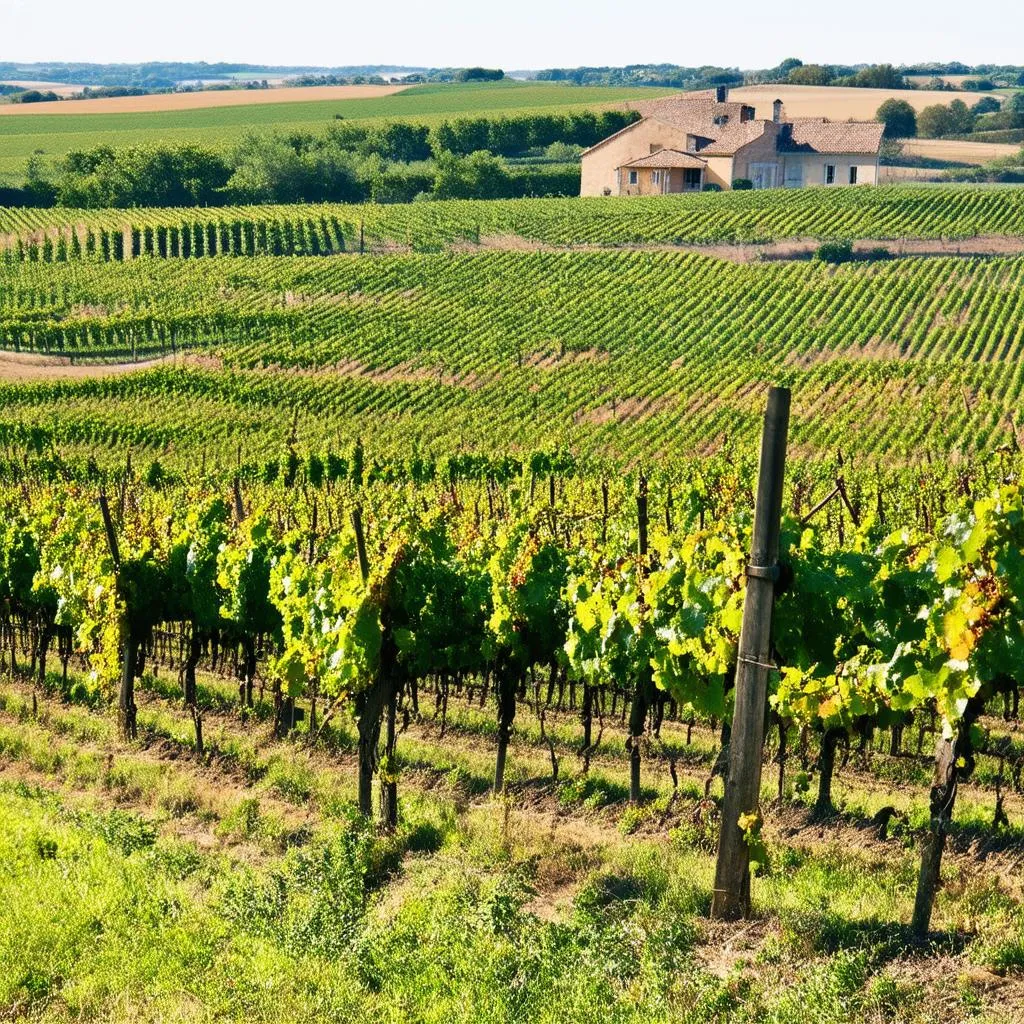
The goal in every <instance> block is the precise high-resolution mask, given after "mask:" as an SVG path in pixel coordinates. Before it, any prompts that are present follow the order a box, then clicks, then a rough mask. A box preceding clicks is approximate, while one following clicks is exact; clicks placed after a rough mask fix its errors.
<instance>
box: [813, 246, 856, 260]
mask: <svg viewBox="0 0 1024 1024" xmlns="http://www.w3.org/2000/svg"><path fill="white" fill-rule="evenodd" d="M814 258H815V259H816V260H820V261H821V262H822V263H849V262H850V261H851V260H852V259H853V243H852V242H847V241H842V242H825V243H823V244H822V245H819V246H818V249H817V252H815V254H814Z"/></svg>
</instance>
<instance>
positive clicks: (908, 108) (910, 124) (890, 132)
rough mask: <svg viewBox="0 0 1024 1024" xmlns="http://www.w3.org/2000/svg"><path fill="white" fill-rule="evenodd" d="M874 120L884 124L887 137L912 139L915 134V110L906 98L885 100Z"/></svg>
mask: <svg viewBox="0 0 1024 1024" xmlns="http://www.w3.org/2000/svg"><path fill="white" fill-rule="evenodd" d="M875 120H876V121H880V122H881V123H882V124H884V125H885V137H886V138H887V139H912V138H913V137H914V136H915V135H917V111H916V110H915V109H914V107H913V106H912V105H911V104H909V103H908V102H907V101H906V100H897V99H888V100H886V101H885V102H884V103H883V104H882V105H881V106H880V107H879V108H878V112H877V113H876V114H875Z"/></svg>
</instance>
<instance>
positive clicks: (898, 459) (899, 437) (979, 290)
mask: <svg viewBox="0 0 1024 1024" xmlns="http://www.w3.org/2000/svg"><path fill="white" fill-rule="evenodd" d="M1022 273H1024V260H1022V259H1021V258H1020V257H1013V258H981V257H978V258H956V257H949V258H943V259H908V260H894V261H891V262H885V263H874V264H868V263H861V264H851V265H848V266H845V267H841V268H832V267H829V266H827V265H825V264H822V263H818V262H790V263H786V262H780V263H751V264H744V265H737V264H734V263H731V262H728V261H724V260H719V259H715V258H710V257H707V256H703V255H700V254H693V253H675V252H644V251H609V252H591V251H588V252H550V251H537V252H519V251H481V252H471V253H461V252H460V253H445V254H394V255H380V256H373V257H369V256H367V257H365V258H364V257H359V256H344V257H340V258H335V259H322V258H317V259H314V258H310V257H305V258H300V257H280V258H271V257H259V258H254V259H250V260H244V261H243V260H236V259H231V258H227V257H225V258H216V259H211V260H206V261H198V260H154V259H139V260H131V261H127V262H123V263H116V264H105V263H95V262H89V261H80V262H69V263H52V264H47V263H33V262H16V263H7V264H3V265H2V266H0V345H2V347H3V348H5V349H8V350H11V351H14V352H16V353H19V354H20V355H22V356H33V357H34V356H43V357H56V358H58V359H70V360H72V361H74V362H85V363H88V362H90V361H101V360H106V361H112V362H115V363H129V364H130V363H131V362H132V361H134V360H145V359H152V358H157V359H163V360H165V362H166V365H163V366H158V367H156V368H151V369H149V370H146V371H144V372H140V373H137V374H129V375H124V376H119V377H106V378H104V379H102V380H99V379H97V380H88V379H86V380H76V381H60V380H52V381H46V380H43V381H40V382H39V383H35V384H8V385H6V386H4V389H3V407H2V410H0V439H2V440H3V441H4V442H5V443H7V444H8V445H18V446H20V445H24V446H27V447H28V448H29V449H30V451H32V452H33V453H34V454H36V455H46V456H47V457H52V456H53V455H54V454H59V455H60V457H61V458H62V459H63V460H64V461H65V462H67V463H68V464H73V465H77V466H78V467H79V469H78V470H76V472H80V471H81V469H82V467H83V465H84V463H85V461H86V460H88V459H90V458H92V459H95V460H97V461H98V462H99V463H100V464H101V465H105V466H109V465H110V464H112V463H118V464H120V463H123V459H124V452H125V449H126V448H132V449H134V450H135V452H136V455H137V457H138V458H144V459H145V460H146V461H147V463H148V462H149V461H152V460H157V461H159V462H160V463H161V465H163V467H164V468H165V469H167V470H173V471H177V470H180V469H181V468H182V467H184V466H188V465H189V464H191V463H193V462H194V461H195V460H196V459H203V458H207V457H208V458H209V459H210V460H211V461H212V460H214V459H217V458H220V459H221V461H222V462H223V461H225V459H224V458H223V457H224V456H225V455H226V456H227V459H226V461H227V463H229V464H230V465H232V466H234V465H235V464H236V463H238V462H241V463H243V464H245V466H246V467H247V468H246V472H247V473H260V472H262V470H263V467H264V464H265V463H266V462H267V461H269V460H270V459H272V458H277V457H279V456H280V454H281V452H282V451H283V450H284V447H285V445H286V442H287V440H288V438H289V437H290V436H291V435H292V434H293V432H294V435H295V438H296V441H297V448H298V449H299V450H300V452H301V453H302V455H303V457H305V455H306V454H307V453H309V452H320V453H323V452H325V451H327V450H328V449H332V448H333V449H335V450H341V449H343V448H345V447H346V446H348V445H350V444H351V443H352V442H354V441H355V440H356V439H357V438H358V437H363V438H369V437H371V436H372V438H373V444H372V451H373V455H374V456H375V457H378V458H381V459H387V460H392V461H394V460H398V461H404V460H405V459H406V458H407V456H408V454H409V452H410V451H411V450H414V449H415V450H418V451H420V452H421V453H422V454H424V455H427V456H431V457H434V458H442V457H444V456H446V455H448V454H449V453H453V452H459V453H465V454H484V455H486V454H489V453H492V452H494V451H495V450H498V451H499V452H501V453H504V452H505V451H506V450H508V449H510V448H511V449H514V450H517V451H519V452H520V453H522V452H529V451H532V450H540V449H550V448H552V447H561V448H567V449H571V450H573V451H574V452H576V453H577V454H578V455H579V456H580V457H581V458H583V459H584V460H596V461H599V462H603V463H605V464H606V465H623V464H628V463H630V462H633V461H635V460H638V459H639V460H650V459H653V458H663V459H664V458H667V459H670V460H672V461H684V460H686V459H689V458H693V457H694V456H699V455H703V454H708V453H710V452H713V451H717V450H720V449H722V448H723V446H728V445H734V444H736V443H738V442H741V441H745V442H748V443H750V442H752V441H753V440H754V439H755V438H756V432H757V424H758V418H759V410H758V401H759V396H758V394H757V392H756V389H754V388H752V387H751V384H752V382H754V381H757V380H759V379H763V377H764V376H765V375H767V373H769V372H770V373H771V374H772V375H774V377H775V379H776V380H779V381H781V382H784V383H787V384H788V385H789V386H790V387H791V388H792V389H793V393H794V403H795V404H794V408H795V410H796V411H797V413H798V417H797V419H796V423H795V426H794V432H793V443H794V446H795V451H796V454H797V456H798V457H799V458H809V457H814V456H816V455H821V454H828V453H832V452H834V451H835V449H836V448H837V447H841V448H843V449H844V451H846V452H847V453H848V454H850V455H853V456H856V457H857V458H858V459H860V458H865V459H867V458H870V459H872V460H874V461H877V462H879V463H882V464H884V465H883V469H884V468H887V467H888V468H894V467H897V466H899V465H906V464H908V463H913V462H915V461H919V460H920V459H921V458H923V457H924V455H925V453H926V452H927V450H929V449H931V450H932V451H933V452H938V451H944V452H956V453H957V457H958V458H969V457H972V456H976V455H979V454H981V453H984V452H987V451H991V450H993V449H996V448H999V447H1000V446H1008V447H1009V448H1010V449H1015V448H1016V447H1017V446H1018V444H1019V437H1020V432H1021V429H1022V423H1021V415H1020V403H1021V376H1020V366H1021V362H1020V345H1021V330H1022V326H1021V325H1022V323H1024V319H1022V316H1021V311H1022V307H1021V302H1022V298H1021V296H1022V295H1024V292H1022V289H1021V280H1022ZM580 310H586V316H581V315H580ZM59 369H60V368H59V366H58V367H55V368H54V371H55V372H56V371H58V370H59ZM894 406H895V407H898V408H899V409H900V410H901V412H902V415H900V416H898V417H893V416H892V415H890V412H891V409H892V408H893V407H894ZM4 461H5V464H9V465H10V464H13V465H14V466H17V465H18V464H19V463H20V461H21V458H20V456H19V455H18V454H17V453H16V452H12V451H8V455H7V458H6V459H5V460H4ZM864 468H865V470H866V469H867V468H868V467H867V464H866V463H865V464H864Z"/></svg>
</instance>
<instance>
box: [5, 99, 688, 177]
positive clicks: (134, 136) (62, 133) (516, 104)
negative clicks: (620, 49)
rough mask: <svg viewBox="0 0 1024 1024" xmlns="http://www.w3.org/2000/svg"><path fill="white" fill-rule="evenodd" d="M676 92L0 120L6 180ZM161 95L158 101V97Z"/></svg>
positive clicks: (331, 102)
mask: <svg viewBox="0 0 1024 1024" xmlns="http://www.w3.org/2000/svg"><path fill="white" fill-rule="evenodd" d="M670 91H671V90H665V89H650V88H642V87H638V88H635V89H625V88H622V89H619V88H604V87H600V86H592V87H579V88H577V87H573V86H569V85H562V84H559V83H546V84H533V83H529V84H527V83H518V82H507V83H506V82H501V83H480V84H468V85H420V86H413V87H412V88H410V89H408V90H406V91H403V92H400V93H395V94H393V95H391V96H386V97H382V98H380V99H360V100H320V101H315V102H301V103H274V102H273V101H272V97H273V93H272V92H271V93H269V94H268V96H269V97H270V99H269V100H268V102H266V103H253V104H249V105H244V106H238V107H209V108H206V109H202V110H183V111H154V112H147V113H138V114H136V113H131V114H127V113H124V114H85V113H83V114H67V113H63V114H45V113H39V114H35V113H33V114H18V115H10V116H6V117H0V177H3V176H6V177H7V178H8V179H15V178H20V176H21V172H22V171H23V169H24V166H25V161H26V160H27V159H28V157H29V156H31V155H32V154H33V153H41V154H42V155H43V156H44V157H47V158H53V157H59V156H62V155H63V154H65V153H68V152H70V151H71V150H80V149H92V148H94V147H96V146H127V145H137V144H139V143H155V142H166V143H173V144H183V143H198V144H202V145H207V146H210V147H212V148H215V149H216V148H220V147H222V146H226V145H230V143H231V142H232V141H233V140H235V139H237V138H238V137H239V136H240V135H242V134H244V133H245V132H247V131H282V132H289V131H323V130H325V129H326V128H328V127H329V126H330V125H331V124H333V123H334V121H335V118H336V117H338V116H341V117H344V118H346V119H347V120H358V121H372V120H415V121H417V122H422V123H431V122H433V121H438V120H441V119H443V118H452V117H460V116H466V117H500V116H501V115H503V114H504V115H511V114H515V113H529V112H538V111H541V112H547V113H568V112H570V111H574V110H581V109H601V108H604V107H608V106H614V105H616V104H619V103H622V102H623V101H624V100H629V99H652V98H654V97H656V96H662V95H665V94H666V93H668V92H670ZM158 99H159V98H158Z"/></svg>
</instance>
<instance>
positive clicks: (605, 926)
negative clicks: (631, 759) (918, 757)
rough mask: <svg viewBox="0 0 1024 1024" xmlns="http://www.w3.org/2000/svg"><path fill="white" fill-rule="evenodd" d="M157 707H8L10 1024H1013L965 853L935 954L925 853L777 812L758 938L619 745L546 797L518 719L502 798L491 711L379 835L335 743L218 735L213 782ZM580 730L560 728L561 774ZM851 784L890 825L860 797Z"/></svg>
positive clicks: (711, 836) (1016, 975) (436, 763)
mask: <svg viewBox="0 0 1024 1024" xmlns="http://www.w3.org/2000/svg"><path fill="white" fill-rule="evenodd" d="M203 685H204V692H206V693H207V694H216V693H217V692H218V690H219V688H220V684H218V683H216V682H215V681H214V680H212V679H204V683H203ZM164 689H165V693H164V694H161V695H158V694H157V693H156V692H155V688H154V687H153V686H152V684H151V685H150V687H149V688H148V692H146V693H144V694H142V695H141V696H142V699H143V705H142V708H141V709H140V729H141V732H142V735H143V739H142V740H141V741H140V742H139V743H138V744H134V745H128V746H125V745H122V744H120V743H118V742H117V741H116V740H115V738H114V731H113V722H112V719H111V717H110V715H109V714H108V713H106V712H105V711H104V710H103V709H89V708H86V707H83V706H82V705H75V704H65V703H61V702H60V701H58V700H55V699H54V698H52V697H48V698H44V699H43V700H42V701H41V702H40V706H39V713H38V717H37V719H33V718H32V715H31V710H30V705H29V703H28V700H27V698H26V694H25V691H24V690H23V689H22V688H21V687H20V686H17V685H10V684H3V686H2V688H0V697H2V704H0V964H3V965H4V969H3V970H0V1018H2V1017H7V1016H10V1017H20V1016H24V1017H26V1018H28V1019H32V1020H40V1021H69V1020H72V1019H75V1020H90V1021H92V1020H95V1021H100V1020H102V1021H128V1020H132V1021H136V1020H139V1021H149V1020H154V1021H155V1020H167V1019H171V1018H173V1019H179V1020H212V1019H220V1020H262V1021H277V1020H282V1021H284V1020H289V1021H290V1020H308V1021H319V1020H325V1021H326V1020H332V1021H335V1020H340V1021H350V1020H351V1021H355V1020H365V1019H373V1020H381V1021H394V1022H398V1021H402V1022H405V1021H417V1022H419V1021H422V1022H431V1024H433V1022H437V1024H441V1022H445V1024H447V1022H450V1021H455V1022H461V1021H466V1022H468V1021H494V1022H498V1021H502V1022H503V1021H517V1022H519V1021H538V1022H545V1024H546V1022H570V1021H584V1020H586V1021H591V1020H598V1021H615V1022H632V1021H637V1022H639V1021H654V1022H669V1021H673V1022H675V1021H690V1022H709V1024H710V1022H713V1021H714V1022H724V1021H729V1022H733V1021H739V1022H753V1021H773V1022H789V1021H793V1022H794V1024H795V1022H797V1021H800V1022H803V1021H812V1022H815V1024H833V1022H840V1021H844V1022H845V1021H872V1022H874V1021H879V1022H881V1021H886V1022H889V1021H891V1022H901V1024H918V1022H921V1024H923V1022H925V1021H931V1020H934V1019H935V1016H934V1013H935V1008H936V1007H937V1006H940V1005H941V1006H942V1019H943V1020H944V1021H945V1022H948V1024H959V1022H960V1021H969V1020H970V1021H985V1020H1001V1021H1004V1022H1005V1021H1014V1020H1019V1019H1020V1017H1019V1014H1018V1015H1017V1016H1016V1017H1015V1016H1014V1012H1015V1009H1014V1007H1015V1006H1018V1005H1019V1003H1015V1000H1019V999H1020V996H1021V993H1022V992H1024V974H1022V971H1024V906H1022V903H1021V894H1020V891H1019V886H1017V885H1015V884H1013V883H1012V882H1011V881H1010V878H1011V876H1006V875H1001V874H1000V873H999V872H998V871H995V870H992V869H991V868H989V869H986V868H985V866H984V865H983V864H982V863H980V862H977V861H975V860H974V859H973V857H971V856H970V855H956V856H953V855H948V856H947V864H946V869H945V878H946V884H945V887H944V889H943V892H942V894H941V896H940V901H939V905H938V907H937V913H936V927H937V928H938V929H939V930H938V931H937V932H936V935H935V938H934V940H933V942H932V943H931V944H930V945H926V946H916V945H915V944H913V943H912V942H911V941H910V940H909V938H908V935H907V931H906V927H905V922H906V921H907V920H908V918H909V910H910V905H911V902H912V899H913V887H914V882H915V872H916V855H915V853H914V850H913V849H912V843H910V842H905V841H903V840H901V839H899V838H897V839H896V840H892V841H890V842H888V843H878V842H873V843H860V842H857V841H854V840H853V839H852V837H853V836H854V835H855V834H856V833H855V828H854V829H852V830H851V826H849V825H847V824H844V820H843V819H840V821H839V822H838V824H836V825H835V826H832V827H823V828H821V829H817V828H812V829H803V828H799V829H796V830H792V829H789V828H787V827H786V823H787V821H792V820H794V817H793V816H794V815H796V816H799V814H800V813H801V812H800V811H799V809H796V810H791V811H783V812H779V811H775V812H771V813H770V814H769V822H771V820H772V818H773V816H774V815H776V814H779V813H781V814H782V817H781V819H780V820H779V827H777V828H774V829H772V830H771V831H770V833H769V836H768V839H769V854H770V858H769V860H770V865H769V869H768V872H767V873H766V874H765V875H764V876H762V877H760V878H758V879H756V880H755V882H754V900H755V916H754V919H753V920H752V921H750V922H744V923H740V924H737V925H728V924H722V923H717V922H709V921H708V920H707V911H708V907H709V905H710V893H711V885H712V873H713V852H714V848H715V843H716V838H717V837H716V825H715V815H714V807H713V805H709V804H706V803H704V802H703V801H702V800H700V799H699V797H700V795H701V794H700V792H697V791H694V790H693V789H692V788H688V784H687V782H686V779H685V778H684V780H683V787H682V788H683V792H682V794H681V795H680V796H679V797H678V798H677V800H675V801H673V799H672V798H671V791H670V790H668V789H666V787H665V785H664V784H663V782H662V781H661V777H660V775H659V774H656V773H649V774H648V775H647V778H648V779H649V780H650V782H651V786H650V789H649V791H648V794H647V796H648V802H647V804H646V805H645V806H644V807H642V808H639V809H628V808H626V806H625V790H624V780H625V778H626V774H625V773H626V767H627V766H626V765H625V763H624V761H623V759H622V757H621V756H620V755H619V752H618V751H617V750H616V749H615V748H614V746H613V743H614V738H613V737H611V736H610V737H609V739H608V741H606V743H607V747H606V749H603V750H601V751H598V752H597V754H596V755H595V763H594V768H593V770H592V771H591V773H590V775H589V777H587V778H581V777H579V776H577V775H575V774H574V773H575V765H574V764H573V763H571V760H570V759H569V758H568V757H566V756H565V755H561V756H563V760H564V762H565V763H564V764H563V772H564V774H565V781H564V782H563V783H562V784H560V785H559V786H556V787H552V786H551V785H550V782H549V783H547V784H546V785H543V786H542V785H539V782H538V777H539V775H541V774H542V773H543V772H544V771H545V765H546V766H547V768H546V770H547V771H548V772H549V771H550V764H549V762H548V760H547V758H548V752H547V747H546V744H542V742H541V740H540V737H539V733H537V732H536V731H535V730H536V726H535V724H533V725H531V723H530V722H529V721H528V716H526V715H525V714H524V715H523V716H521V718H522V719H524V720H523V721H521V722H520V727H521V730H522V731H521V732H518V731H517V737H516V741H515V742H514V744H513V750H512V759H511V763H510V774H511V775H512V777H513V778H514V779H515V780H516V781H515V782H514V784H513V786H512V788H511V789H510V791H509V793H508V795H507V797H506V798H505V799H503V800H500V801H495V800H492V799H491V798H489V797H488V796H486V795H485V794H484V793H483V792H482V790H481V789H480V786H479V785H478V780H483V779H485V778H486V776H487V770H488V769H489V767H490V762H491V757H492V750H491V741H490V737H489V736H488V735H487V734H486V732H485V730H483V728H482V724H483V723H482V719H483V716H484V714H485V712H484V711H478V710H476V709H465V708H461V707H459V708H458V709H457V708H456V707H455V706H454V705H453V706H451V707H450V709H449V711H450V716H451V717H454V718H457V719H458V725H459V727H458V728H456V729H453V730H451V731H449V733H448V735H447V736H446V738H445V740H444V741H443V742H439V741H438V738H437V736H436V732H434V733H431V731H430V730H429V729H425V730H420V731H417V734H416V736H415V737H413V736H410V735H409V734H405V735H403V737H402V738H401V739H400V742H399V751H400V755H401V757H402V761H403V781H402V783H401V787H400V788H401V812H402V818H401V822H400V826H399V828H398V830H397V832H396V833H395V834H394V835H385V834H379V833H377V832H376V831H375V830H373V829H372V828H371V827H369V826H368V825H367V824H366V823H365V822H364V821H363V820H362V819H361V818H360V817H359V816H358V815H357V814H356V813H355V812H354V809H353V798H354V763H353V761H352V759H351V755H350V754H349V753H348V750H347V748H346V746H345V743H344V742H342V743H341V745H340V746H337V747H336V748H334V749H333V750H332V751H329V752H309V751H305V750H303V749H302V748H301V746H296V745H295V744H294V743H292V742H275V741H273V740H271V739H269V738H268V730H267V727H266V726H265V725H263V724H260V723H258V722H257V723H255V724H250V725H248V726H244V727H243V726H242V725H241V724H240V723H239V722H238V721H237V719H236V718H234V717H229V716H219V715H218V714H217V713H216V712H214V711H211V712H208V726H210V731H209V735H211V736H213V735H216V736H217V737H218V739H217V752H216V753H215V754H213V755H212V756H211V757H210V758H209V759H208V760H206V761H204V762H198V761H196V760H195V759H194V758H193V757H191V756H190V755H189V753H188V749H187V747H179V746H177V745H176V744H175V743H174V742H173V741H172V739H171V738H170V737H169V736H167V735H165V726H167V724H168V723H169V722H170V721H172V720H174V719H175V718H176V717H178V718H180V712H179V711H176V710H175V709H174V707H173V704H172V703H171V702H172V701H173V700H174V696H173V695H172V694H169V693H167V692H166V691H167V690H168V689H169V688H164ZM456 711H457V714H456V713H455V712H456ZM474 726H475V727H476V728H474ZM569 728H570V726H569V722H568V719H558V718H557V717H556V716H552V719H549V722H548V732H549V734H552V733H553V734H554V735H556V736H557V737H558V741H559V747H556V749H561V746H560V745H561V744H562V742H567V741H568V740H569V739H570V737H569V735H568V730H569ZM673 728H674V727H673V726H671V725H666V731H667V732H671V731H672V729H673ZM701 733H702V731H701V730H700V729H699V728H698V730H696V731H695V741H697V740H699V741H700V743H701V744H702V745H704V744H707V743H708V742H709V739H708V737H707V736H706V735H702V734H701ZM48 750H49V751H50V754H49V756H47V755H46V753H45V752H46V751H48ZM83 765H92V766H93V767H94V768H95V769H96V770H94V771H83V770H82V766H83ZM701 770H703V767H702V768H701ZM842 778H843V780H844V784H845V785H846V786H848V788H849V791H848V792H847V791H846V790H844V791H843V793H842V794H841V795H842V798H843V799H844V800H846V801H847V802H848V804H850V805H851V806H852V805H853V804H856V803H857V802H858V801H859V802H860V803H861V804H862V805H863V806H864V808H865V809H869V808H870V801H871V800H872V799H873V798H874V797H873V790H872V789H871V788H870V787H868V788H867V789H865V788H864V786H863V783H862V781H861V776H860V775H859V774H857V773H852V774H849V773H848V774H845V775H843V776H842ZM864 781H870V780H869V779H865V780H864ZM918 795H920V794H918ZM972 796H973V794H971V793H970V792H969V791H968V789H967V788H965V792H964V794H963V804H962V805H961V806H962V807H965V808H968V809H969V808H970V805H971V799H972ZM958 817H959V814H958ZM819 832H820V835H819ZM911 838H912V837H911Z"/></svg>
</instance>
